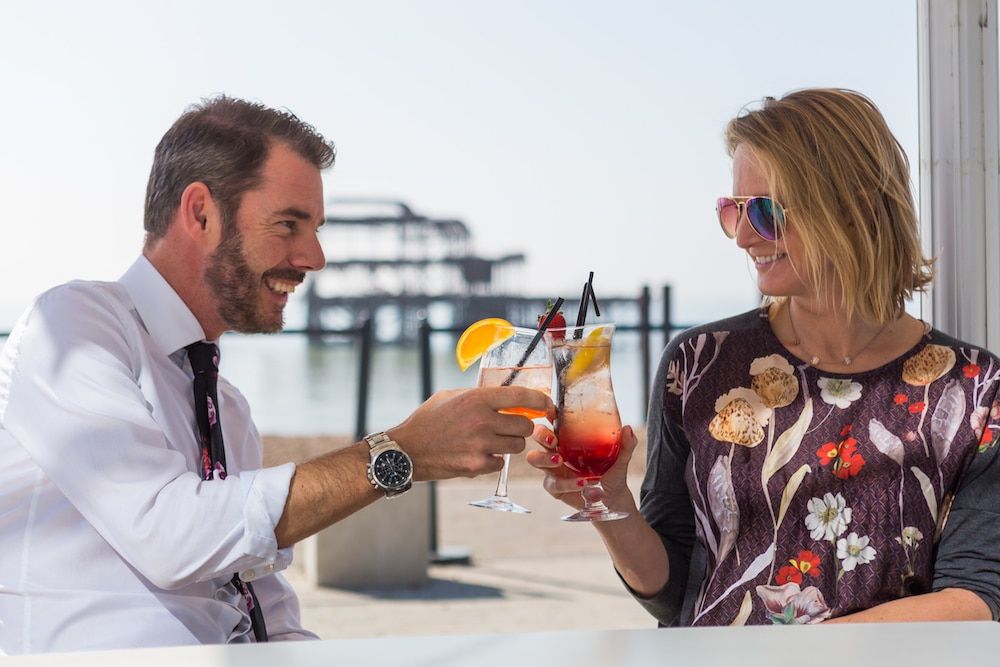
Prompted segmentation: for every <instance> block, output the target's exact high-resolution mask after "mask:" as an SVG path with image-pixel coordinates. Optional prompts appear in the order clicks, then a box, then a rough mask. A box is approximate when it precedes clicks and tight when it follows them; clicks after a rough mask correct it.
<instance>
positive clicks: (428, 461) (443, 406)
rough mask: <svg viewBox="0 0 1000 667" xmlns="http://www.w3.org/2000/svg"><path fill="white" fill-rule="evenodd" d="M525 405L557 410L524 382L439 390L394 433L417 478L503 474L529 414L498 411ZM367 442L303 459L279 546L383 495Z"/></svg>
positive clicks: (278, 530) (525, 432)
mask: <svg viewBox="0 0 1000 667" xmlns="http://www.w3.org/2000/svg"><path fill="white" fill-rule="evenodd" d="M513 407H524V408H531V409H534V410H539V411H543V412H549V413H550V414H554V407H553V405H552V401H551V400H549V398H548V397H547V396H545V395H544V394H542V393H541V392H537V391H533V390H531V389H525V388H524V387H489V388H481V389H467V390H458V391H442V392H438V393H436V394H435V395H434V396H432V397H431V398H430V399H428V400H427V402H425V403H424V404H423V405H421V406H420V407H419V408H417V410H416V411H415V412H414V413H413V414H412V415H410V417H409V418H407V419H406V421H404V422H403V423H402V424H400V425H399V426H397V427H395V428H392V429H389V430H388V431H387V434H388V435H389V436H390V437H391V438H392V439H393V440H395V441H396V442H397V443H399V446H400V447H402V448H403V450H404V451H406V453H407V454H409V456H410V457H411V458H412V459H413V478H414V480H415V481H423V480H431V479H447V478H451V477H474V476H476V475H481V474H484V473H488V472H496V471H498V470H499V469H500V467H501V465H502V460H501V459H500V458H499V457H498V455H499V454H510V453H515V452H520V451H521V450H523V449H524V438H526V437H528V436H529V435H531V432H532V428H533V424H532V423H531V421H530V420H528V419H526V418H524V417H519V416H516V415H504V414H500V413H499V412H497V410H500V409H503V408H513ZM369 460H370V458H369V454H368V445H366V444H365V443H364V442H359V443H355V444H354V445H352V446H350V447H348V448H346V449H343V450H339V451H336V452H332V453H330V454H326V455H323V456H320V457H318V458H315V459H313V460H311V461H307V462H306V463H303V464H301V465H299V466H298V467H297V468H296V470H295V475H294V477H292V481H291V485H290V486H289V489H288V499H287V501H286V502H285V510H284V512H283V513H282V515H281V519H280V521H278V525H277V526H276V527H275V531H274V533H275V536H276V537H277V540H278V546H279V548H284V547H287V546H291V545H292V544H294V543H295V542H298V541H299V540H301V539H303V538H305V537H308V536H309V535H312V534H313V533H316V532H318V531H320V530H322V529H323V528H326V527H327V526H329V525H331V524H333V523H335V522H337V521H339V520H341V519H343V518H344V517H346V516H348V515H350V514H352V513H354V512H356V511H358V510H359V509H361V508H362V507H364V506H365V505H367V504H369V503H371V502H373V501H375V500H377V499H378V498H380V497H382V494H381V493H380V492H378V491H376V490H375V488H374V487H373V486H372V485H371V484H370V483H369V482H368V478H367V476H366V470H367V467H368V463H369Z"/></svg>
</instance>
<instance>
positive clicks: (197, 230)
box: [177, 181, 222, 249]
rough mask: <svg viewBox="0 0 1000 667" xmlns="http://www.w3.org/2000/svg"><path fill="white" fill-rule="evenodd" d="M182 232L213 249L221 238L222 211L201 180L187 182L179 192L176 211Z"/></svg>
mask: <svg viewBox="0 0 1000 667" xmlns="http://www.w3.org/2000/svg"><path fill="white" fill-rule="evenodd" d="M177 218H178V222H179V223H180V226H181V229H183V230H184V233H185V234H186V235H187V236H188V237H190V238H191V239H193V240H195V241H196V242H198V243H199V244H201V245H205V246H208V247H209V248H211V249H214V248H215V246H217V245H218V244H219V240H220V239H221V238H222V212H221V210H220V208H219V205H218V203H217V202H216V201H215V199H214V198H213V197H212V192H211V191H210V190H209V189H208V186H207V185H205V184H204V183H202V182H201V181H195V182H194V183H190V184H188V186H187V187H186V188H184V192H182V193H181V203H180V207H179V209H178V211H177Z"/></svg>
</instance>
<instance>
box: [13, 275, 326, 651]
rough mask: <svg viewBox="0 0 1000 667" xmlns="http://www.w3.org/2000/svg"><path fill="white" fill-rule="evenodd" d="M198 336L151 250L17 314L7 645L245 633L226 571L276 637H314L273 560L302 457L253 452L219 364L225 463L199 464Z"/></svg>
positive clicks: (249, 429) (238, 401) (124, 642)
mask: <svg viewBox="0 0 1000 667" xmlns="http://www.w3.org/2000/svg"><path fill="white" fill-rule="evenodd" d="M204 335H205V334H204V332H203V330H202V328H201V326H200V325H199V324H198V321H197V319H196V318H195V317H194V315H193V314H192V313H191V311H190V310H189V309H188V308H187V306H186V305H185V304H184V302H183V301H182V300H181V299H180V297H179V296H178V295H177V294H176V292H174V290H173V289H172V288H171V287H170V285H169V284H168V283H167V282H166V281H165V280H164V279H163V277H162V276H160V274H159V273H158V272H157V271H156V269H155V268H154V267H153V266H152V264H150V263H149V261H148V260H147V259H146V258H144V257H140V258H139V259H138V260H136V262H135V263H134V264H133V265H132V267H131V268H130V269H129V270H128V271H127V272H126V273H125V275H124V276H123V277H122V278H121V279H120V280H119V281H118V282H114V283H101V282H82V281H77V282H72V283H68V284H66V285H62V286H60V287H56V288H54V289H52V290H50V291H48V292H46V293H44V294H42V295H41V296H39V297H38V298H37V299H36V300H35V302H34V303H33V305H32V306H31V307H30V308H29V310H28V311H27V312H26V313H25V314H24V315H23V316H22V317H21V319H20V320H19V321H18V323H17V325H16V327H15V328H14V331H12V332H11V336H10V338H9V340H8V341H7V344H6V346H5V347H4V350H3V354H2V355H0V650H2V651H6V652H7V653H12V654H14V653H29V652H40V651H57V650H58V651H66V650H80V649H91V648H94V649H96V648H115V647H134V646H166V645H175V644H193V643H222V642H239V641H250V640H251V638H252V632H251V630H250V623H249V618H248V617H247V615H246V613H245V605H244V604H243V603H242V596H241V595H240V594H239V593H238V592H237V591H236V590H235V589H234V587H233V586H232V585H231V584H230V580H231V578H232V575H233V573H234V572H239V573H240V574H241V576H243V577H244V579H245V580H248V581H252V582H253V584H254V588H255V592H256V594H257V597H258V600H259V602H260V605H261V608H262V610H263V612H264V618H265V621H266V624H267V629H268V634H269V635H270V636H271V638H272V639H273V640H280V639H297V638H314V637H315V635H313V634H312V633H310V632H307V631H305V630H303V629H302V627H301V625H300V621H299V608H298V601H297V599H296V597H295V594H294V593H293V591H292V589H291V587H290V586H289V585H288V584H287V582H286V581H285V580H284V578H283V577H282V576H281V575H280V574H278V573H279V572H280V571H281V570H283V569H284V568H286V567H287V566H288V565H289V563H290V562H291V549H280V550H279V549H278V546H277V542H276V540H275V537H274V527H275V525H276V524H277V522H278V520H279V519H280V517H281V513H282V511H283V509H284V504H285V500H286V498H287V495H288V487H289V483H290V480H291V477H292V474H293V472H294V466H293V465H292V464H286V465H283V466H277V467H272V468H263V469H262V468H261V465H262V463H261V461H262V447H261V441H260V436H259V434H258V433H257V430H256V428H255V427H254V424H253V422H252V420H251V417H250V408H249V405H248V404H247V401H246V399H245V398H244V397H243V395H242V394H240V393H239V391H237V390H236V388H235V387H233V386H232V385H230V384H229V383H228V382H226V381H225V379H224V378H222V377H220V378H219V386H218V392H219V411H220V415H221V418H222V430H223V437H224V440H225V443H226V462H227V469H228V470H227V472H228V477H227V478H226V479H225V480H213V481H209V482H205V481H202V479H201V477H200V475H199V470H200V464H199V461H200V444H199V441H198V427H197V424H196V421H195V414H194V398H193V390H192V371H191V366H190V363H189V362H188V361H187V353H186V351H185V350H184V346H185V345H188V344H190V343H193V342H196V341H200V340H203V339H204ZM223 360H224V351H223ZM224 364H225V362H224V361H223V365H224Z"/></svg>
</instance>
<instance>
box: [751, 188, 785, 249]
mask: <svg viewBox="0 0 1000 667" xmlns="http://www.w3.org/2000/svg"><path fill="white" fill-rule="evenodd" d="M747 219H748V220H749V221H750V224H751V225H753V228H754V229H755V230H756V231H757V233H758V234H760V235H761V236H762V237H764V238H765V239H767V240H768V241H775V240H777V238H778V234H779V231H780V228H781V225H782V224H783V223H784V221H785V212H784V211H782V210H781V204H776V203H775V202H774V200H773V199H771V198H770V197H754V198H752V199H750V200H748V201H747Z"/></svg>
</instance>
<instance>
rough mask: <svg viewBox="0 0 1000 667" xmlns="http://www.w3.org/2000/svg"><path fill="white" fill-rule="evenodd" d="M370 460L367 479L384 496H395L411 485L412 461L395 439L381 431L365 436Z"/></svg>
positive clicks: (407, 489)
mask: <svg viewBox="0 0 1000 667" xmlns="http://www.w3.org/2000/svg"><path fill="white" fill-rule="evenodd" d="M365 442H366V443H368V453H369V454H370V455H371V461H370V462H369V463H368V481H369V482H371V485H372V486H373V487H375V488H376V489H379V490H381V491H382V492H383V493H385V497H386V498H395V497H396V496H398V495H401V494H403V493H405V492H406V491H409V490H410V487H411V486H413V461H412V460H411V459H410V457H409V455H408V454H407V453H406V452H404V451H403V450H402V448H400V446H399V445H398V444H396V441H395V440H393V439H392V438H390V437H389V436H388V435H386V434H385V433H383V432H379V433H372V434H371V435H366V436H365Z"/></svg>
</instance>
